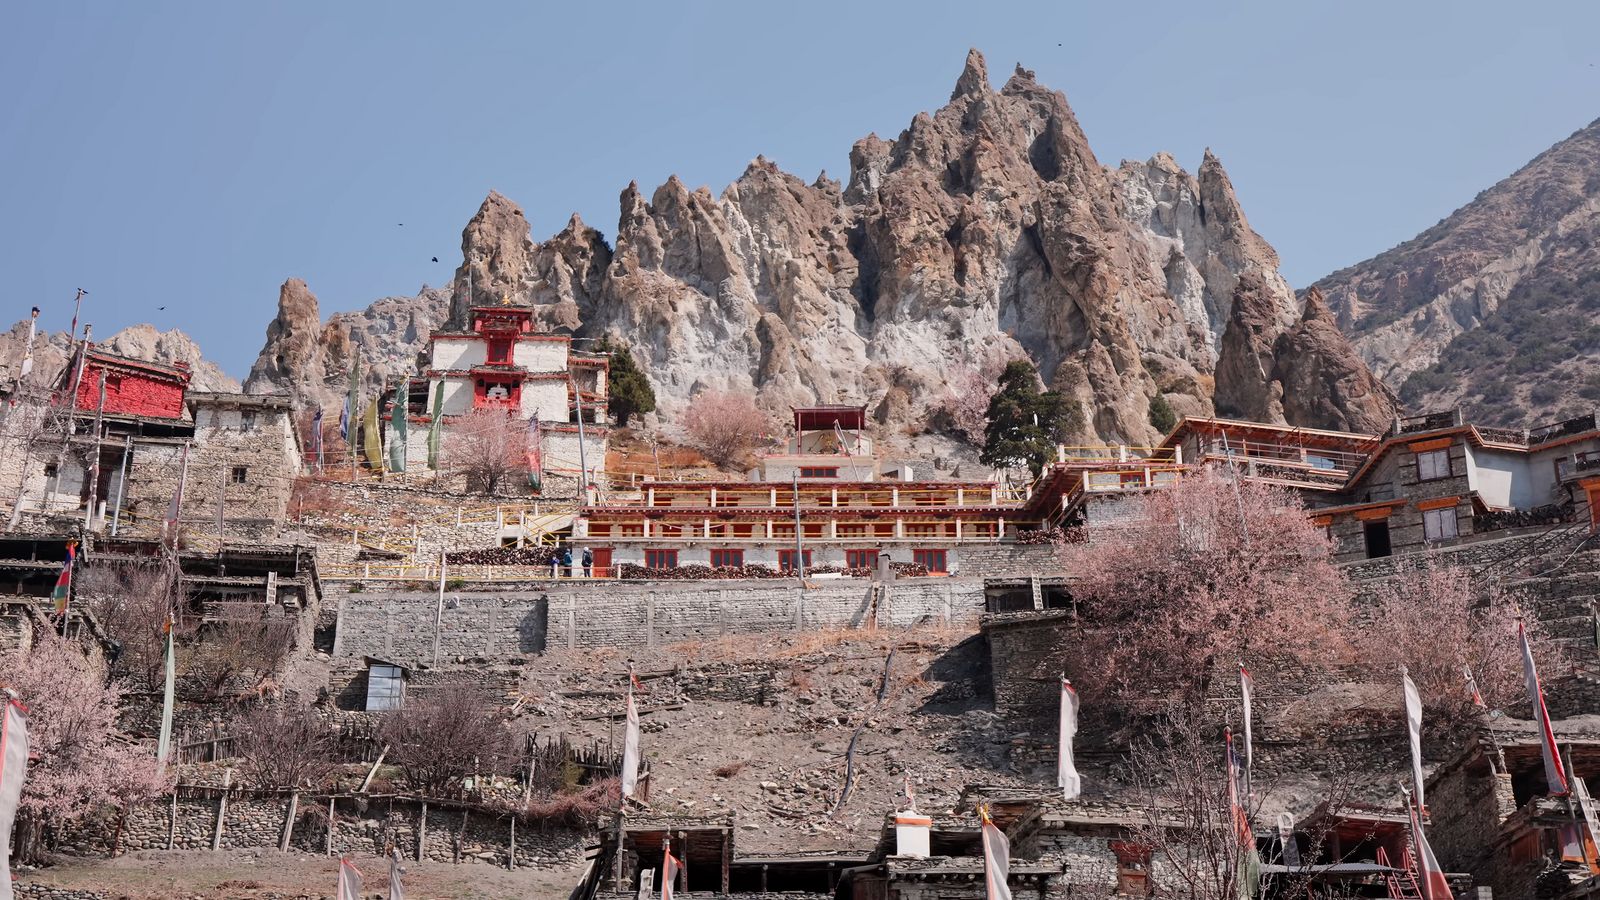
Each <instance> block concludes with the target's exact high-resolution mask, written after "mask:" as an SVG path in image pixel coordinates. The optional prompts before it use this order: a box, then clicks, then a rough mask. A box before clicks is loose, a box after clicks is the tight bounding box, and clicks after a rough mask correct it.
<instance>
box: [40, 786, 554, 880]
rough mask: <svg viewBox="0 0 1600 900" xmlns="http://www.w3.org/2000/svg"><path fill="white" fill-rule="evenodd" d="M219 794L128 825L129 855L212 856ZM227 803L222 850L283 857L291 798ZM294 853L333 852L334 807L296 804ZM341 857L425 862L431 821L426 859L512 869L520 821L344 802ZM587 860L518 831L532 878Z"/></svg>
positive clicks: (93, 849) (305, 801) (231, 796)
mask: <svg viewBox="0 0 1600 900" xmlns="http://www.w3.org/2000/svg"><path fill="white" fill-rule="evenodd" d="M223 793H224V792H223V791H222V789H220V788H196V787H184V788H181V789H180V790H179V797H178V801H177V803H176V805H174V804H173V803H172V799H171V797H170V796H169V797H167V798H165V799H163V800H160V801H157V802H154V803H148V804H144V805H142V806H139V807H137V808H135V809H134V810H133V811H132V812H131V813H129V815H128V819H127V822H126V825H125V826H124V829H123V832H122V836H121V845H120V849H121V850H123V851H135V850H165V849H167V846H168V833H169V829H170V830H171V834H172V846H173V847H174V848H175V849H180V850H209V849H211V847H212V842H213V840H214V837H215V834H216V825H217V811H218V808H219V805H220V804H221V799H222V795H223ZM227 793H228V803H227V809H226V812H225V814H224V816H223V823H222V836H221V841H220V845H221V848H222V849H224V850H242V849H260V850H274V849H277V848H278V846H279V841H280V840H281V839H282V834H283V825H284V818H285V816H286V815H287V813H288V809H289V796H288V795H287V794H286V793H283V792H277V791H245V790H237V789H236V790H232V791H229V792H227ZM295 809H296V812H295V827H294V832H293V835H292V837H291V841H290V846H291V847H292V848H294V849H297V850H303V851H306V852H311V853H323V852H326V851H327V849H328V829H327V824H326V823H327V821H328V798H327V797H316V796H309V795H305V796H301V797H300V798H299V800H298V802H297V803H296V804H295ZM333 811H334V829H333V842H332V844H333V847H332V849H333V853H334V854H341V853H363V854H371V855H375V856H381V855H383V853H384V849H385V847H387V846H388V845H389V844H390V843H393V844H395V845H396V846H398V847H399V848H400V849H401V852H402V853H403V854H404V855H405V856H406V858H408V859H416V858H418V856H419V847H418V832H419V824H420V823H421V822H422V821H423V813H424V811H426V814H427V818H426V828H425V830H424V831H425V834H424V841H423V845H422V846H421V847H420V855H421V856H422V857H425V858H427V859H430V860H433V861H435V862H485V863H491V864H495V865H502V866H503V865H505V864H506V862H507V860H508V858H509V856H510V853H511V833H512V825H511V822H512V819H511V817H510V816H509V815H506V814H504V813H492V812H484V811H480V810H474V809H469V808H466V807H462V806H460V805H459V804H448V805H445V806H440V805H439V804H437V803H432V804H430V803H424V802H422V801H420V800H417V799H413V798H406V797H386V796H384V797H368V796H345V797H336V798H334V805H333ZM64 849H65V850H67V851H68V852H73V853H105V852H108V851H109V849H110V836H109V835H106V834H104V833H101V832H98V831H95V832H85V833H83V834H80V835H73V836H70V837H69V838H68V840H67V841H65V844H64ZM582 855H583V835H582V833H581V832H578V831H574V830H572V829H569V828H565V827H560V826H553V825H547V824H544V823H540V822H527V821H518V822H517V826H516V862H517V865H519V866H524V867H530V868H561V867H566V866H570V865H573V864H575V863H576V862H577V861H579V860H580V859H581V858H582Z"/></svg>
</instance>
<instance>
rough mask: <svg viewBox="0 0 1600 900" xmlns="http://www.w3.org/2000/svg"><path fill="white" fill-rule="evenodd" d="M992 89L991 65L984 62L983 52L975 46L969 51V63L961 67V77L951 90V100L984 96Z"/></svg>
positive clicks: (952, 101)
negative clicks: (990, 78)
mask: <svg viewBox="0 0 1600 900" xmlns="http://www.w3.org/2000/svg"><path fill="white" fill-rule="evenodd" d="M992 90H994V89H993V88H991V87H990V86H989V67H988V66H987V65H985V64H984V61H983V54H982V53H979V52H978V48H976V47H973V48H972V49H971V50H968V51H967V64H966V65H965V66H963V67H962V68H961V77H960V78H958V79H956V89H955V90H954V91H951V92H950V102H951V103H954V102H956V101H957V100H960V99H961V98H962V97H978V96H982V95H984V94H987V93H989V92H990V91H992Z"/></svg>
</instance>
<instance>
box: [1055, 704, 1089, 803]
mask: <svg viewBox="0 0 1600 900" xmlns="http://www.w3.org/2000/svg"><path fill="white" fill-rule="evenodd" d="M1077 734H1078V692H1077V691H1075V690H1073V689H1072V682H1070V681H1068V680H1067V676H1065V675H1063V676H1061V732H1060V740H1061V743H1060V749H1059V751H1058V752H1057V755H1056V785H1057V786H1058V787H1060V788H1061V799H1063V800H1074V799H1077V797H1078V796H1079V795H1080V794H1082V793H1083V779H1082V778H1081V777H1079V775H1078V767H1077V765H1076V764H1075V763H1074V762H1073V759H1072V739H1073V738H1074V737H1075V736H1077Z"/></svg>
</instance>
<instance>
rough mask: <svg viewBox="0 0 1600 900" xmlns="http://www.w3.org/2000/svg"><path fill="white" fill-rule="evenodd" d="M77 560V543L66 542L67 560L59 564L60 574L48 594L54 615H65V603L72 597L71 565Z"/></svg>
mask: <svg viewBox="0 0 1600 900" xmlns="http://www.w3.org/2000/svg"><path fill="white" fill-rule="evenodd" d="M77 558H78V542H77V541H67V559H66V561H65V562H63V563H62V564H61V574H59V575H57V576H56V586H55V589H54V590H52V591H51V592H50V597H51V599H53V600H55V602H56V615H58V616H61V615H66V612H67V601H68V600H69V599H70V598H71V597H72V563H73V561H74V560H76V559H77Z"/></svg>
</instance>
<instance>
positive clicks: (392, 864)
mask: <svg viewBox="0 0 1600 900" xmlns="http://www.w3.org/2000/svg"><path fill="white" fill-rule="evenodd" d="M405 873H406V870H405V867H404V866H402V865H400V848H399V847H390V848H389V900H406V886H405V885H404V884H402V883H401V882H400V876H402V875H404V874H405Z"/></svg>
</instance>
